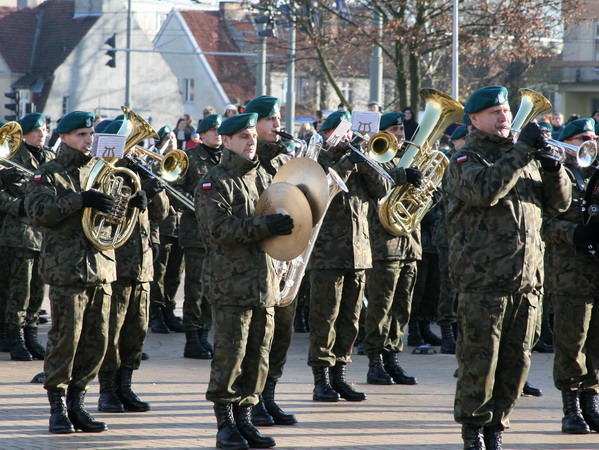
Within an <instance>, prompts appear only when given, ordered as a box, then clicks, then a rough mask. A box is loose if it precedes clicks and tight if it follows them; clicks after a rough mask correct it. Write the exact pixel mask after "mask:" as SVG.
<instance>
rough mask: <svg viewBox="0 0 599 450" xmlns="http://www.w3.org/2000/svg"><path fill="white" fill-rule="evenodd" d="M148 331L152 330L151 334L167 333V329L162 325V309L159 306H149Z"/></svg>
mask: <svg viewBox="0 0 599 450" xmlns="http://www.w3.org/2000/svg"><path fill="white" fill-rule="evenodd" d="M150 330H152V333H160V334H168V333H169V329H168V327H167V326H166V323H164V316H163V315H162V308H161V307H160V306H159V305H152V306H150Z"/></svg>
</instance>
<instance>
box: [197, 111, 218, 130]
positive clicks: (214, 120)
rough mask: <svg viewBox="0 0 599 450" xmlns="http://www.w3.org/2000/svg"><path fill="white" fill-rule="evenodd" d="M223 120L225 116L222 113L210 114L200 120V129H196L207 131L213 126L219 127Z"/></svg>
mask: <svg viewBox="0 0 599 450" xmlns="http://www.w3.org/2000/svg"><path fill="white" fill-rule="evenodd" d="M222 122H223V116H221V115H220V114H210V115H209V116H206V117H204V118H203V119H201V120H200V121H199V122H198V129H197V130H196V131H197V132H198V133H203V132H205V131H208V130H211V129H212V128H218V127H220V124H221V123H222Z"/></svg>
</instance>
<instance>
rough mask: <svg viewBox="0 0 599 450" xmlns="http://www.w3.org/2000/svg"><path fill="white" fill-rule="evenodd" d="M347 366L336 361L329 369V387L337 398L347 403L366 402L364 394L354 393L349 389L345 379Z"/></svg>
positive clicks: (351, 388)
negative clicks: (333, 390) (337, 395)
mask: <svg viewBox="0 0 599 450" xmlns="http://www.w3.org/2000/svg"><path fill="white" fill-rule="evenodd" d="M346 369H347V365H346V364H344V363H340V362H339V361H337V364H335V365H334V366H333V367H331V369H330V370H331V386H332V388H333V389H335V391H337V393H338V394H339V396H340V397H341V398H343V399H345V400H347V401H348V402H361V401H364V400H366V394H364V393H363V392H358V391H356V390H355V389H354V388H353V387H351V386H350V385H349V384H348V382H347V380H346V379H345V372H346Z"/></svg>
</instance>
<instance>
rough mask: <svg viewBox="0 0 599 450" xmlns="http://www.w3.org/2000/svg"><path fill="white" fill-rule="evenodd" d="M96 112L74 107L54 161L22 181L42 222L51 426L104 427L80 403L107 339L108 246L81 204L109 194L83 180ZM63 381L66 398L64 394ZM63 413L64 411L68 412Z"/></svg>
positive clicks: (109, 201)
mask: <svg viewBox="0 0 599 450" xmlns="http://www.w3.org/2000/svg"><path fill="white" fill-rule="evenodd" d="M93 120H94V115H93V114H92V113H87V112H83V111H73V112H71V113H69V114H67V115H66V116H64V117H63V119H62V120H61V121H60V123H59V125H58V127H57V129H56V131H57V133H59V134H60V138H61V140H62V144H61V147H60V149H59V152H58V155H57V157H56V159H55V160H54V161H50V162H48V163H46V164H44V165H43V166H41V167H40V168H39V169H38V170H37V171H36V172H35V175H34V176H33V177H32V179H31V181H30V182H29V183H27V191H26V195H25V210H26V212H27V216H28V217H29V219H30V220H31V223H32V224H33V225H34V226H38V227H42V228H43V240H42V249H41V257H40V267H41V273H42V277H43V279H44V282H45V283H46V284H49V285H50V290H49V297H50V306H51V308H52V327H51V329H50V331H49V332H48V346H47V349H46V357H45V360H44V372H45V373H46V381H45V384H44V387H45V388H46V390H47V392H48V399H49V401H50V408H51V416H50V431H51V432H52V433H73V432H74V431H75V429H80V430H83V431H88V432H100V431H105V430H107V429H108V427H107V426H106V424H105V423H104V422H99V421H96V420H94V418H93V417H92V416H90V415H89V413H88V412H87V411H86V410H85V407H84V404H83V400H84V396H85V392H86V388H87V385H88V383H89V382H91V381H92V380H93V379H94V377H95V376H96V373H97V372H98V369H99V368H100V365H101V364H102V359H103V358H104V353H105V352H106V346H107V344H108V314H109V312H110V295H111V293H112V290H111V286H110V283H112V282H113V281H114V280H115V279H116V268H115V263H114V251H113V250H99V249H97V248H96V247H95V246H94V244H93V243H92V242H91V241H89V240H88V239H87V237H86V236H85V233H84V231H83V227H82V224H81V220H82V215H83V209H84V208H86V207H92V208H94V209H97V210H99V211H102V212H105V213H108V212H110V210H111V208H112V206H113V205H114V197H112V196H110V195H107V194H104V193H102V192H98V191H94V190H88V191H84V192H82V186H83V185H84V183H85V182H86V181H87V179H88V177H89V173H90V170H91V169H92V167H93V166H94V165H95V163H96V161H95V160H94V159H92V157H91V154H90V151H89V147H90V146H91V143H92V140H93V133H94V131H93V128H92V124H93ZM65 388H68V389H67V393H66V397H67V405H66V408H65V404H64V394H65V391H64V390H65ZM67 414H68V416H67Z"/></svg>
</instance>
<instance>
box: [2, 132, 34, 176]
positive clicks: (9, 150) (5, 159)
mask: <svg viewBox="0 0 599 450" xmlns="http://www.w3.org/2000/svg"><path fill="white" fill-rule="evenodd" d="M22 140H23V130H22V129H21V125H19V123H18V122H7V123H5V124H4V125H3V126H2V128H0V163H1V164H2V165H3V166H12V167H16V168H17V169H18V170H19V171H21V172H23V173H26V174H27V175H29V176H31V175H33V172H32V171H31V170H29V169H27V168H25V167H23V166H21V165H20V164H17V163H16V162H14V161H11V160H10V158H12V157H13V155H14V154H15V153H16V152H17V150H18V149H19V147H20V146H21V141H22Z"/></svg>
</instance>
